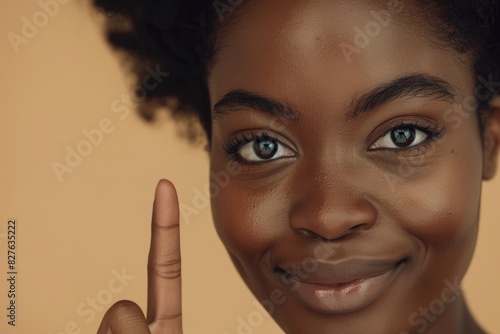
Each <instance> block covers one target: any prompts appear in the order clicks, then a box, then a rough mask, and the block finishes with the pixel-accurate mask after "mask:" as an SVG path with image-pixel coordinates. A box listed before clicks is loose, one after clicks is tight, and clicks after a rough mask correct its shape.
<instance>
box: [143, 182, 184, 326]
mask: <svg viewBox="0 0 500 334" xmlns="http://www.w3.org/2000/svg"><path fill="white" fill-rule="evenodd" d="M181 312H182V303H181V251H180V233H179V202H178V199H177V193H176V191H175V187H174V185H173V184H172V183H171V182H170V181H168V180H165V179H163V180H160V182H159V183H158V185H157V186H156V192H155V200H154V204H153V219H152V224H151V248H150V250H149V259H148V312H147V320H148V323H150V328H151V332H152V333H181V332H182V319H181Z"/></svg>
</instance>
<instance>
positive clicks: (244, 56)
mask: <svg viewBox="0 0 500 334" xmlns="http://www.w3.org/2000/svg"><path fill="white" fill-rule="evenodd" d="M419 9H420V10H421V8H418V7H415V5H412V4H411V3H410V2H409V1H402V0H387V1H331V0H329V1H328V0H327V1H312V0H311V1H307V0H306V1H304V0H302V1H299V0H286V1H285V0H275V1H264V0H254V1H251V3H250V5H248V6H245V8H244V9H243V10H242V13H240V15H238V17H237V20H236V23H235V24H234V25H231V27H230V29H229V31H228V32H227V33H226V34H224V36H223V38H221V40H220V44H219V49H218V53H217V56H216V58H215V63H214V66H213V68H212V71H211V73H210V76H209V80H208V85H209V92H210V98H211V101H212V105H213V104H215V103H216V102H217V101H218V100H219V99H220V98H221V97H222V96H223V95H224V94H225V93H227V92H228V91H230V90H232V89H241V88H244V89H248V90H252V91H256V92H264V93H266V94H267V95H271V96H274V97H277V98H282V99H284V100H289V101H290V100H291V101H290V102H291V103H294V102H296V103H295V104H296V105H300V104H301V103H302V104H304V103H308V104H310V103H312V102H314V101H318V100H320V101H322V102H324V103H328V104H335V105H342V104H344V105H345V104H347V103H349V101H350V97H352V95H353V93H355V92H356V91H360V92H361V91H364V90H367V89H369V88H370V87H373V86H374V85H376V84H377V83H380V82H384V81H389V80H391V79H393V78H394V77H397V76H401V75H402V74H405V73H414V72H424V73H430V74H433V75H436V76H438V77H442V78H445V79H446V80H447V81H449V82H450V83H451V84H452V85H455V84H456V85H455V86H457V85H459V83H460V81H461V76H462V75H463V72H464V63H463V62H462V61H463V60H461V59H460V58H459V57H457V54H455V52H452V51H451V50H445V49H443V48H441V47H437V46H436V44H434V43H432V41H431V40H430V38H429V35H428V34H427V33H426V32H424V28H423V27H425V25H426V24H427V25H428V24H429V22H426V21H425V20H423V18H422V17H421V18H420V20H418V21H419V23H418V22H417V20H416V17H417V16H419V15H418V14H417V13H418V12H419ZM462 81H463V78H462ZM294 100H295V101H294ZM318 107H319V106H318Z"/></svg>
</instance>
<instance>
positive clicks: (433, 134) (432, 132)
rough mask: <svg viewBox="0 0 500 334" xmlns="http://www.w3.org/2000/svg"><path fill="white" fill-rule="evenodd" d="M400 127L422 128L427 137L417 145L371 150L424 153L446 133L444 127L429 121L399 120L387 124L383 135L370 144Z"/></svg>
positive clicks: (407, 154)
mask: <svg viewBox="0 0 500 334" xmlns="http://www.w3.org/2000/svg"><path fill="white" fill-rule="evenodd" d="M394 123H395V124H394ZM399 128H414V129H417V130H420V131H422V132H424V133H425V134H426V135H427V138H426V139H425V140H424V141H423V142H422V143H420V144H417V145H415V146H410V147H402V148H377V149H372V150H371V151H384V152H390V153H394V154H397V155H404V156H413V155H418V154H423V153H425V152H426V151H427V149H429V147H430V146H431V145H432V143H433V142H435V141H436V140H437V139H439V138H441V137H442V136H443V134H444V128H442V127H438V126H437V125H434V124H432V125H431V124H428V123H420V122H418V121H413V122H408V121H403V122H401V121H397V122H391V123H390V124H389V125H388V126H387V130H385V131H383V133H382V135H380V136H378V137H377V139H376V140H375V141H374V142H373V143H371V144H370V146H371V145H373V144H374V143H375V142H377V141H378V140H379V139H380V138H382V137H384V136H386V135H387V134H388V133H390V132H391V131H392V130H394V129H399Z"/></svg>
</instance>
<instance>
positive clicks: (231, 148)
mask: <svg viewBox="0 0 500 334" xmlns="http://www.w3.org/2000/svg"><path fill="white" fill-rule="evenodd" d="M257 139H262V140H274V141H276V142H277V143H279V145H283V144H282V143H281V141H280V139H279V138H278V137H276V136H273V135H271V134H269V133H267V132H266V131H261V132H260V134H256V133H255V132H253V131H250V135H249V136H246V135H245V134H244V133H242V134H239V135H238V136H236V137H235V138H233V139H230V140H225V141H224V151H225V152H226V155H227V156H228V157H229V158H230V159H231V160H233V161H234V162H236V163H237V164H238V165H244V166H258V165H261V164H265V163H267V162H268V161H259V162H255V161H254V162H248V161H246V160H245V159H243V158H242V157H241V156H240V155H239V154H238V151H239V149H240V148H241V146H243V145H244V144H247V143H250V142H252V141H254V140H257Z"/></svg>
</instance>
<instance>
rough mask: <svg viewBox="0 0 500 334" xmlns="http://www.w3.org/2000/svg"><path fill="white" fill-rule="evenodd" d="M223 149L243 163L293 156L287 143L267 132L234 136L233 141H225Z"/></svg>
mask: <svg viewBox="0 0 500 334" xmlns="http://www.w3.org/2000/svg"><path fill="white" fill-rule="evenodd" d="M224 149H225V151H226V152H227V154H228V155H230V156H231V157H232V158H233V159H234V160H237V161H239V162H240V163H243V164H244V163H247V164H252V163H259V162H266V161H272V160H276V159H279V158H286V157H293V156H295V153H294V151H293V150H291V149H290V148H289V147H288V146H287V145H285V144H283V143H281V141H280V140H278V139H277V138H275V137H273V136H271V135H269V134H267V133H262V134H260V135H256V134H254V133H251V134H250V136H248V137H247V136H244V135H243V138H236V139H235V140H234V141H232V142H230V143H226V145H225V148H224Z"/></svg>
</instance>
